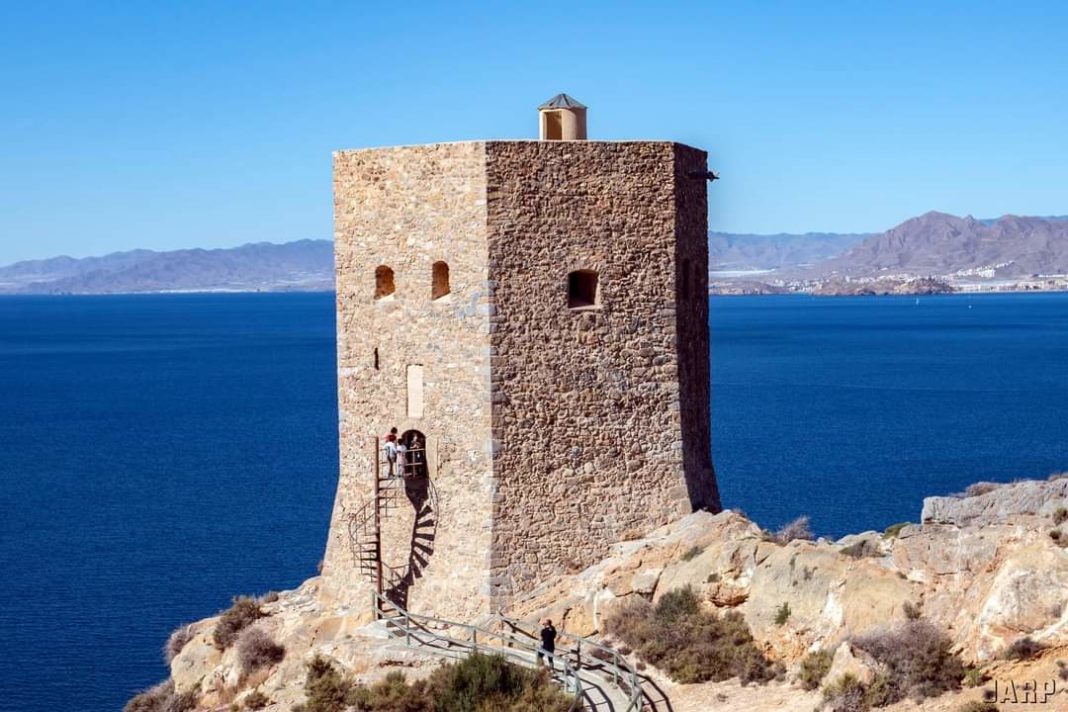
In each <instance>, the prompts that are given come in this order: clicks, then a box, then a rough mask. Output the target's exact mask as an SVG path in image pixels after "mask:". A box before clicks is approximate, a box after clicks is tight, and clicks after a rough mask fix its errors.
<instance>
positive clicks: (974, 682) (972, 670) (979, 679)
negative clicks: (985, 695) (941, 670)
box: [964, 667, 988, 687]
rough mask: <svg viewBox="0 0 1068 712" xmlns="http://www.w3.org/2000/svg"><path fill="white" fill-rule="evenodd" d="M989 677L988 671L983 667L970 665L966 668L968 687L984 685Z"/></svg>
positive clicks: (965, 679) (965, 682)
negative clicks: (984, 670) (983, 669)
mask: <svg viewBox="0 0 1068 712" xmlns="http://www.w3.org/2000/svg"><path fill="white" fill-rule="evenodd" d="M987 679H988V678H987V676H986V673H985V672H983V671H982V669H981V668H977V667H968V668H965V669H964V684H965V685H966V686H968V687H982V686H983V684H984V683H985V682H986V681H987Z"/></svg>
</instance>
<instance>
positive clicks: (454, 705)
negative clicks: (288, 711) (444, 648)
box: [300, 653, 573, 712]
mask: <svg viewBox="0 0 1068 712" xmlns="http://www.w3.org/2000/svg"><path fill="white" fill-rule="evenodd" d="M304 694H305V697H306V702H305V703H304V704H303V705H301V706H300V709H301V710H302V711H303V712H343V711H344V710H348V709H354V710H356V712H431V711H432V710H433V711H435V712H536V711H540V710H544V711H545V712H567V710H569V709H570V708H571V704H572V702H573V698H571V697H570V696H568V695H567V694H565V693H564V691H563V690H562V689H560V688H559V687H558V686H556V685H555V684H554V683H553V682H552V680H551V679H550V678H549V675H548V672H547V671H544V670H530V669H527V668H523V667H519V666H517V665H513V664H512V663H509V662H508V661H507V660H505V659H504V657H503V656H501V655H481V654H478V653H475V654H472V655H470V656H468V657H467V658H465V659H463V660H461V661H459V662H455V663H449V664H447V665H442V666H441V667H439V668H438V669H437V670H435V671H434V673H433V674H432V675H431V676H430V678H429V679H427V680H419V681H416V682H414V683H412V684H409V683H408V682H407V680H406V679H405V677H404V673H402V672H391V673H389V674H388V675H386V677H385V679H384V680H381V681H380V682H377V683H375V684H373V685H370V686H368V685H359V684H356V683H354V682H353V681H352V680H351V679H350V678H348V677H346V676H344V675H342V674H341V673H340V672H339V671H338V670H337V668H336V667H334V665H333V664H332V663H331V662H330V661H329V660H326V659H325V658H322V657H319V656H316V657H315V658H314V659H312V661H311V662H310V663H309V664H308V673H307V677H306V678H305V681H304Z"/></svg>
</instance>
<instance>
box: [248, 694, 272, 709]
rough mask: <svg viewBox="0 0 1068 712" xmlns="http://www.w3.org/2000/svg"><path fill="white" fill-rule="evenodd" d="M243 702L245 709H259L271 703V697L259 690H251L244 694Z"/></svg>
mask: <svg viewBox="0 0 1068 712" xmlns="http://www.w3.org/2000/svg"><path fill="white" fill-rule="evenodd" d="M243 704H244V707H245V709H247V710H259V709H263V708H264V707H266V706H267V705H269V704H271V698H270V697H268V696H267V695H265V694H263V693H262V692H260V691H259V690H253V691H252V692H250V693H248V695H246V696H245V701H244V703H243Z"/></svg>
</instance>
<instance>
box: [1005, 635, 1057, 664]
mask: <svg viewBox="0 0 1068 712" xmlns="http://www.w3.org/2000/svg"><path fill="white" fill-rule="evenodd" d="M1045 649H1046V646H1045V645H1043V644H1042V643H1039V642H1038V641H1037V640H1034V639H1033V638H1031V637H1029V636H1025V637H1023V638H1017V639H1016V640H1014V641H1013V642H1012V645H1010V646H1009V647H1007V648H1005V651H1004V652H1003V653H1002V654H1001V657H1003V658H1005V659H1006V660H1030V659H1031V658H1033V657H1035V656H1037V655H1038V654H1039V653H1041V652H1042V651H1043V650H1045Z"/></svg>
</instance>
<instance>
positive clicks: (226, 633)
mask: <svg viewBox="0 0 1068 712" xmlns="http://www.w3.org/2000/svg"><path fill="white" fill-rule="evenodd" d="M263 617H264V613H263V611H261V610H260V604H259V603H258V602H257V601H256V599H255V598H251V597H249V596H237V597H236V598H234V603H233V605H232V606H230V608H228V609H227V610H226V611H224V612H223V614H222V616H221V617H220V618H219V622H218V623H216V624H215V630H214V632H213V633H212V635H211V638H212V641H213V642H214V643H215V647H216V648H218V649H219V650H226V649H227V648H229V647H230V646H231V645H233V644H234V642H235V641H236V640H237V636H238V634H239V633H240V632H241V631H242V630H244V629H245V628H247V627H248V626H250V625H252V624H253V623H255V622H256V621H258V620H259V619H260V618H263Z"/></svg>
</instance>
